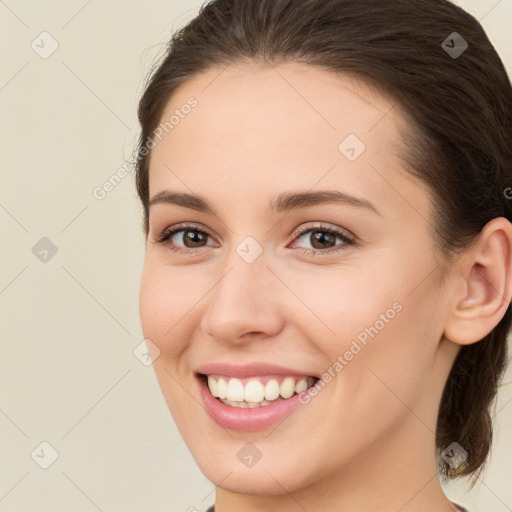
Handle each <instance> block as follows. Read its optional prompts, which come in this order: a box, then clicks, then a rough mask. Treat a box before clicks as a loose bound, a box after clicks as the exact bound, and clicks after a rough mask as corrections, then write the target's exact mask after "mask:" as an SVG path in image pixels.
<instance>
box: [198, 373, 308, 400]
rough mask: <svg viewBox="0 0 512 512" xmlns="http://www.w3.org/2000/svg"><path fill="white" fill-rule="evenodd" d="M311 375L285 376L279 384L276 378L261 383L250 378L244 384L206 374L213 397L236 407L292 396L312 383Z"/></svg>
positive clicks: (237, 380)
mask: <svg viewBox="0 0 512 512" xmlns="http://www.w3.org/2000/svg"><path fill="white" fill-rule="evenodd" d="M314 381H315V378H313V377H300V378H298V379H297V378H295V377H285V378H284V379H283V381H282V382H281V384H279V382H278V381H277V379H270V380H269V381H267V383H266V384H265V385H263V384H262V383H261V382H260V381H259V380H258V379H256V378H255V379H250V380H249V381H248V382H247V383H246V385H245V386H244V385H243V384H242V381H241V380H240V379H237V378H231V379H229V380H228V381H227V382H226V379H224V378H222V377H219V378H217V379H216V378H214V377H212V376H208V388H209V389H210V392H211V394H212V395H213V396H214V397H217V398H219V399H220V400H221V401H222V402H224V403H227V404H228V405H232V404H235V403H236V404H243V405H237V407H258V406H259V405H268V404H269V403H270V402H272V401H273V400H277V399H279V398H280V397H282V398H284V399H286V398H290V397H291V396H293V394H294V393H301V392H303V391H305V390H306V389H308V387H310V386H311V385H313V383H314Z"/></svg>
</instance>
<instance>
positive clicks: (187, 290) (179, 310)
mask: <svg viewBox="0 0 512 512" xmlns="http://www.w3.org/2000/svg"><path fill="white" fill-rule="evenodd" d="M185 274H186V273H184V272H180V271H179V269H175V268H174V269H173V268H171V267H165V266H159V267H158V266H152V265H151V264H150V262H148V263H145V265H144V269H143V272H142V277H141V281H140V290H139V314H140V322H141V327H142V331H143V333H144V337H145V338H149V339H150V340H151V341H152V342H153V343H154V344H155V345H156V346H157V347H158V348H159V349H160V351H161V353H162V355H164V354H167V355H172V354H175V355H177V354H178V353H180V352H181V351H183V349H184V344H186V342H187V336H186V335H185V334H184V332H183V329H184V326H187V325H190V322H187V321H184V320H186V319H187V318H188V315H189V314H190V313H189V312H193V306H194V304H195V303H196V302H197V301H198V299H199V297H200V296H201V290H200V289H199V287H198V286H195V285H194V284H195V281H194V280H192V281H190V278H189V277H187V276H186V275H185ZM203 294H204V292H203ZM191 310H192V311H191Z"/></svg>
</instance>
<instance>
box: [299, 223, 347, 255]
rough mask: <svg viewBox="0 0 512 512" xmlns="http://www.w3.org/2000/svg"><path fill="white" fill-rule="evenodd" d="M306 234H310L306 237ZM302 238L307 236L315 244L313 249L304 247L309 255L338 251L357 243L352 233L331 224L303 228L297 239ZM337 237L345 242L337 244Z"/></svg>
mask: <svg viewBox="0 0 512 512" xmlns="http://www.w3.org/2000/svg"><path fill="white" fill-rule="evenodd" d="M306 235H308V236H307V237H306ZM301 238H306V240H307V241H308V242H309V243H310V244H311V245H312V246H313V249H304V253H305V254H308V255H314V254H317V253H322V254H326V253H331V252H337V251H340V250H343V249H346V248H347V247H348V246H351V245H354V244H355V239H354V238H353V237H352V236H351V235H349V234H348V233H346V232H344V231H341V230H338V229H335V228H332V227H329V226H314V227H311V228H306V229H303V230H301V231H300V232H299V233H298V234H297V235H296V237H295V239H297V240H300V239H301ZM337 239H338V240H341V241H342V242H343V243H342V244H341V245H340V244H338V245H336V240H337ZM324 244H327V245H328V247H325V245H324Z"/></svg>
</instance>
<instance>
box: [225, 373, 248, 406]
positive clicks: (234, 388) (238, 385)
mask: <svg viewBox="0 0 512 512" xmlns="http://www.w3.org/2000/svg"><path fill="white" fill-rule="evenodd" d="M226 398H227V399H228V400H230V401H231V402H240V401H242V400H243V399H244V385H243V384H242V381H241V380H240V379H236V378H233V379H229V382H228V391H227V397H226Z"/></svg>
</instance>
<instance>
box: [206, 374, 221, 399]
mask: <svg viewBox="0 0 512 512" xmlns="http://www.w3.org/2000/svg"><path fill="white" fill-rule="evenodd" d="M208 387H209V388H210V393H211V394H212V395H213V396H215V397H218V396H219V390H218V385H217V383H216V382H215V379H214V378H213V377H212V376H210V375H208Z"/></svg>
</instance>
